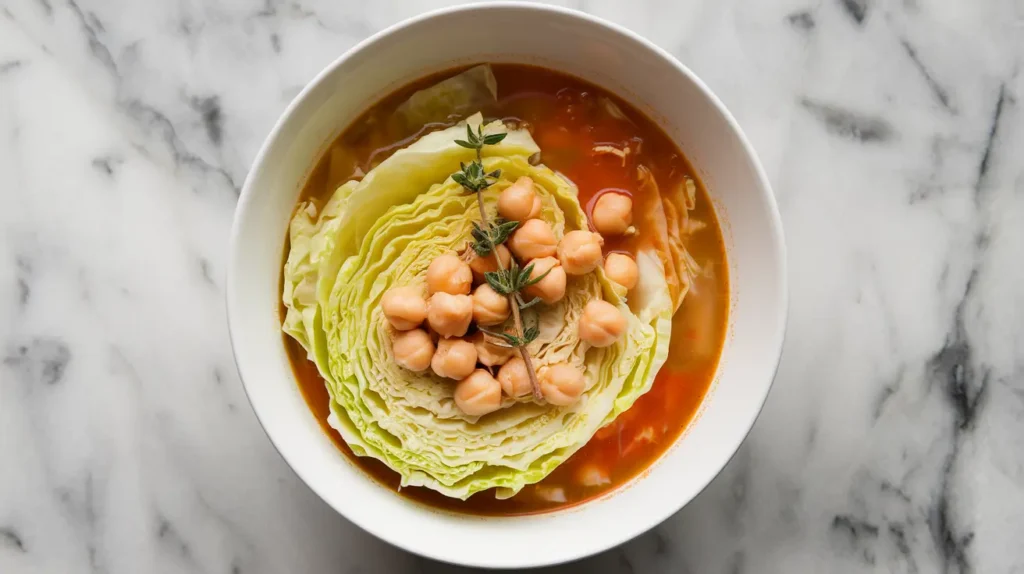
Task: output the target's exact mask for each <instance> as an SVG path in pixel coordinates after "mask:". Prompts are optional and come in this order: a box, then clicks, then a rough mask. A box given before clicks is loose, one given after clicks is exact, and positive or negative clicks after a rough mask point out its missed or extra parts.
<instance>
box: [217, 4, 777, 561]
mask: <svg viewBox="0 0 1024 574" xmlns="http://www.w3.org/2000/svg"><path fill="white" fill-rule="evenodd" d="M496 8H500V9H514V10H525V11H532V12H537V13H540V14H556V15H559V16H567V17H570V18H575V19H579V20H583V21H585V22H587V23H588V24H591V25H595V26H598V27H603V28H605V29H607V30H609V31H611V32H613V33H616V34H619V35H621V36H624V37H625V38H626V39H628V40H631V41H633V42H636V43H638V44H639V45H641V46H642V47H644V48H646V49H647V50H649V51H650V52H652V54H653V55H655V56H657V57H660V58H661V59H662V60H664V61H665V63H667V64H669V65H670V66H672V67H673V68H675V70H676V71H677V72H678V73H680V74H682V75H683V76H685V77H686V78H687V80H688V81H690V82H691V83H692V84H693V85H694V86H696V87H697V89H698V90H699V91H700V92H701V94H702V95H703V96H704V97H705V98H706V99H707V100H708V102H709V103H710V104H711V105H712V106H714V108H715V109H716V110H717V111H718V112H719V113H720V114H721V116H722V118H723V119H724V120H725V122H726V124H727V125H728V126H729V128H730V129H731V130H732V131H733V132H734V135H735V136H736V137H737V139H738V141H739V143H740V144H741V146H742V149H743V152H744V155H745V156H746V160H747V161H748V162H749V163H750V167H751V168H752V169H753V172H754V174H755V176H756V180H757V182H758V184H759V185H760V186H761V187H762V188H763V189H764V191H765V192H766V200H767V207H768V210H767V215H768V217H769V219H770V223H771V225H770V231H771V237H770V239H771V249H772V250H773V251H775V253H776V255H777V257H778V261H779V265H778V267H779V268H778V285H777V287H778V289H779V293H780V294H781V295H780V300H779V301H778V309H779V311H780V313H779V317H780V320H779V325H777V326H776V332H775V336H774V337H773V338H774V339H775V340H776V341H777V342H778V344H777V347H776V348H775V349H773V350H772V351H773V354H774V356H775V365H774V368H773V371H772V374H771V376H770V377H769V378H768V381H767V384H766V385H764V386H763V391H762V392H761V393H760V396H757V397H755V398H756V403H757V410H756V413H755V416H754V417H752V418H751V419H750V420H749V423H748V426H747V428H746V429H745V430H744V432H742V433H741V434H739V435H738V436H739V438H738V440H737V441H736V442H735V444H729V445H728V448H729V452H730V454H729V456H728V457H727V458H725V459H724V461H723V462H722V464H721V466H720V467H719V468H717V469H714V472H712V473H709V474H708V478H707V480H706V481H704V484H702V485H701V486H700V487H699V488H698V489H696V491H695V494H694V496H693V497H692V498H690V499H688V500H684V501H681V502H679V504H678V505H677V504H667V505H664V506H662V508H661V510H660V511H658V510H657V508H655V509H653V510H652V511H651V512H649V513H648V515H649V516H650V520H649V521H648V522H649V525H648V526H647V527H646V528H643V529H641V530H639V531H636V532H625V533H623V534H622V535H620V536H617V537H616V538H615V539H613V540H611V541H610V543H602V545H601V546H599V547H587V548H581V549H580V550H577V551H575V552H570V553H566V554H565V555H563V556H562V557H560V558H556V559H553V560H552V559H541V560H536V559H531V558H530V557H529V556H528V555H525V554H524V555H522V558H524V559H523V560H522V561H521V562H518V563H516V564H515V565H512V566H498V567H496V566H495V565H494V564H486V563H481V562H475V561H456V560H454V559H453V558H452V557H451V556H448V555H445V554H442V553H439V552H435V551H433V549H431V548H430V547H429V546H413V545H409V544H408V542H407V541H406V540H399V539H397V537H394V536H392V535H391V534H390V533H389V532H388V531H386V530H384V529H381V528H376V527H375V526H374V525H372V524H369V523H367V522H366V521H364V520H361V519H359V518H355V517H351V516H349V515H348V514H346V513H345V512H342V510H341V509H339V508H337V507H336V506H335V505H334V504H332V503H331V502H330V497H328V496H325V495H324V494H323V493H321V492H320V491H319V489H318V488H316V487H314V486H313V484H314V482H313V481H310V480H308V479H307V477H305V476H303V473H302V472H301V471H300V470H298V468H297V467H296V465H295V464H294V463H293V461H292V456H290V455H289V454H287V453H286V452H285V450H283V449H282V448H281V447H280V446H279V445H278V443H277V441H276V440H275V438H274V434H273V433H271V432H270V431H269V430H268V428H267V426H266V424H265V423H264V419H263V417H262V416H261V414H260V411H259V409H258V408H257V407H256V405H255V403H254V402H253V400H252V397H251V396H250V390H249V384H247V383H246V381H245V378H244V377H243V376H242V368H241V365H240V363H239V353H238V349H239V347H240V346H241V343H240V342H239V335H238V334H237V333H238V331H237V330H236V329H233V328H232V312H231V311H232V307H233V305H232V298H233V293H234V292H235V290H236V284H237V282H238V281H239V278H238V277H237V276H236V274H235V264H234V261H236V260H237V259H238V257H239V253H240V251H241V249H242V246H243V244H242V241H241V238H240V233H241V231H240V227H241V220H242V214H244V213H247V212H248V211H249V210H250V204H252V203H253V202H254V201H255V199H254V193H253V191H252V187H253V185H254V183H253V182H254V181H255V178H256V174H257V172H259V171H260V170H259V169H258V168H259V167H260V166H261V165H262V164H263V163H264V161H265V158H266V155H267V153H268V152H269V150H270V148H271V144H272V143H273V142H274V141H275V140H276V139H277V138H278V136H279V134H280V132H281V131H282V130H283V129H284V127H285V125H286V124H287V123H288V122H289V120H290V119H291V118H292V116H293V115H294V114H295V113H296V110H297V109H298V108H299V106H300V105H301V103H302V102H303V101H304V100H305V99H306V98H307V97H308V96H309V94H310V93H311V92H312V91H313V90H314V89H315V88H316V87H317V86H319V85H320V84H321V83H322V82H323V81H324V80H325V79H327V78H329V77H330V76H331V75H332V74H334V72H335V70H336V69H337V68H339V67H340V66H342V65H344V64H345V63H346V62H347V61H348V60H350V59H351V58H353V57H355V56H356V55H357V54H359V53H361V52H362V51H364V50H366V49H367V48H369V47H371V46H372V45H373V44H375V43H377V42H378V41H379V40H381V39H382V38H385V37H387V36H390V35H392V34H394V33H396V32H399V31H401V30H403V29H405V28H408V27H412V26H415V25H418V24H420V23H422V22H424V21H427V20H431V19H434V18H439V17H444V16H448V15H452V14H457V13H461V12H473V11H486V10H492V9H496ZM229 241H230V242H229V249H228V257H229V264H228V266H227V273H226V275H227V276H226V281H225V307H226V316H227V323H228V337H229V340H230V344H231V350H232V358H233V360H234V363H235V368H236V370H237V371H238V373H239V379H240V380H241V382H242V388H243V391H244V392H245V395H246V400H248V401H249V405H250V408H252V411H253V413H254V414H255V416H256V420H257V422H258V423H259V425H260V427H261V428H262V429H263V432H264V433H265V434H266V435H267V438H268V439H269V440H270V443H271V444H272V445H273V447H274V449H275V450H276V451H277V452H278V454H279V455H280V456H281V458H282V459H284V461H285V462H286V463H287V465H288V467H289V468H290V469H291V470H292V472H294V473H295V474H296V475H297V476H298V477H299V478H300V479H301V480H302V482H303V483H304V484H305V485H306V487H307V488H309V489H310V490H312V491H313V492H314V493H316V495H317V496H318V497H319V498H320V499H321V500H322V501H323V502H324V503H325V504H327V505H328V506H330V507H331V508H332V509H333V510H334V511H335V512H337V513H338V514H339V515H340V516H342V517H343V518H344V519H345V520H348V521H350V522H352V523H353V524H355V525H356V526H358V527H359V528H360V529H362V530H363V531H365V532H368V533H370V534H371V535H373V536H374V537H376V538H378V539H379V540H382V541H384V542H386V543H388V544H390V545H392V546H395V547H397V548H401V549H403V550H405V551H408V552H412V553H414V554H418V555H420V556H424V557H426V558H430V559H433V560H437V561H440V562H445V563H449V564H458V565H463V566H470V567H482V568H506V567H523V568H533V567H542V566H550V565H555V564H565V563H569V562H574V561H577V560H581V559H583V558H587V557H589V556H593V555H595V554H597V553H599V552H603V551H605V550H608V549H611V548H614V547H617V546H619V545H621V544H624V543H626V542H628V541H630V540H632V539H634V538H636V537H639V536H641V535H642V534H644V533H646V532H648V531H650V530H651V529H652V528H654V527H656V526H658V525H659V524H661V523H662V522H664V521H665V520H667V519H668V518H669V517H671V516H672V515H673V514H675V513H677V512H679V511H680V510H681V509H682V508H683V507H684V506H686V505H687V504H689V503H690V502H692V501H693V499H694V498H696V497H697V496H699V495H700V493H701V492H703V491H704V490H705V489H706V488H707V486H708V485H709V484H710V483H711V482H712V481H713V480H714V479H715V478H716V477H717V476H718V475H719V474H721V472H722V470H723V469H724V468H725V466H727V465H728V464H729V462H730V461H732V459H733V458H734V457H735V456H736V453H737V452H738V450H739V448H740V446H742V444H743V442H744V441H745V440H746V438H747V437H748V436H749V435H750V432H751V431H752V430H753V428H754V425H755V424H756V422H757V420H758V418H760V415H761V413H762V412H763V411H764V405H765V402H766V401H767V398H768V394H769V392H770V391H771V388H772V386H773V385H774V381H775V377H776V375H777V374H778V370H779V365H780V363H781V360H782V350H783V345H784V342H785V338H786V328H787V323H788V311H789V289H788V275H787V253H786V244H785V240H784V231H783V227H782V217H781V214H780V212H779V208H778V203H777V201H776V199H775V194H774V191H773V190H772V187H771V184H770V183H769V180H768V177H767V174H766V173H765V171H764V168H763V166H762V165H761V161H760V159H759V157H758V156H757V154H756V152H755V150H754V148H753V145H752V144H751V143H750V141H749V139H748V138H747V136H746V134H745V133H744V132H743V130H742V128H741V127H740V125H739V123H738V122H737V121H736V119H735V118H734V117H733V115H732V114H731V113H730V112H729V110H728V109H727V108H726V107H725V104H724V103H722V101H721V100H720V99H719V98H718V96H716V95H715V94H714V92H712V91H711V89H710V88H709V87H708V86H707V85H706V84H705V83H704V81H703V80H701V79H700V78H699V77H698V76H697V75H696V74H695V73H694V72H692V71H691V70H690V69H689V68H688V67H686V66H685V65H684V64H683V63H682V62H680V61H679V60H678V59H676V58H675V57H674V56H673V55H672V54H670V53H669V52H668V51H667V50H665V49H663V48H661V47H660V46H658V45H656V44H654V43H653V42H651V41H650V40H648V39H646V38H645V37H643V36H642V35H640V34H638V33H636V32H633V31H632V30H630V29H628V28H626V27H624V26H622V25H619V24H616V23H614V22H611V21H608V20H605V19H603V18H600V17H597V16H593V15H591V14H588V13H585V12H582V11H580V10H575V9H572V8H566V7H562V6H555V5H549V4H537V3H534V2H529V1H524V0H498V1H492V2H486V3H482V4H467V5H457V6H449V7H444V8H439V9H435V10H430V11H427V12H424V13H422V14H418V15H416V16H413V17H410V18H407V19H404V20H401V21H399V22H396V23H394V24H391V25H390V26H387V27H386V28H384V29H382V30H380V31H378V32H376V33H374V34H372V35H370V36H369V37H367V38H365V39H363V40H361V41H360V42H358V43H357V44H355V45H354V46H352V47H351V48H349V49H347V50H346V51H345V52H344V53H342V54H341V55H340V56H338V57H337V58H335V59H334V60H333V61H332V62H331V63H330V64H328V65H327V66H325V67H324V68H323V69H322V70H321V71H320V72H319V73H317V74H316V75H315V76H314V77H313V78H312V79H311V80H309V81H308V82H307V83H306V85H305V86H304V87H303V88H302V90H301V91H300V92H299V93H298V94H297V95H296V96H295V97H294V98H293V99H292V100H291V102H289V104H288V105H287V106H286V107H285V109H284V111H283V112H282V113H281V115H280V116H279V117H278V119H277V120H276V122H275V124H274V127H273V128H272V129H271V131H270V133H269V134H268V135H267V136H266V138H265V139H264V141H263V144H262V145H261V146H260V149H259V151H258V152H257V154H256V156H255V158H254V159H253V161H252V165H251V166H250V169H249V172H248V174H247V175H246V178H245V181H244V182H243V184H242V188H241V192H240V195H239V199H238V202H237V204H236V206H235V211H234V215H233V218H232V226H231V236H230V240H229ZM576 509H578V507H573V508H571V509H570V510H576ZM498 519H499V520H500V519H503V518H502V517H499V518H498Z"/></svg>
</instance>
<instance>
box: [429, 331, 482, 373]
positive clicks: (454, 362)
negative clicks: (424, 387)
mask: <svg viewBox="0 0 1024 574" xmlns="http://www.w3.org/2000/svg"><path fill="white" fill-rule="evenodd" d="M430 368H431V369H434V373H436V374H437V375H438V376H441V377H448V378H449V379H461V378H464V377H467V376H469V374H470V373H472V372H473V370H474V369H476V347H474V346H473V343H470V342H469V341H464V340H462V339H441V340H440V341H438V342H437V352H436V353H434V358H433V359H431V360H430Z"/></svg>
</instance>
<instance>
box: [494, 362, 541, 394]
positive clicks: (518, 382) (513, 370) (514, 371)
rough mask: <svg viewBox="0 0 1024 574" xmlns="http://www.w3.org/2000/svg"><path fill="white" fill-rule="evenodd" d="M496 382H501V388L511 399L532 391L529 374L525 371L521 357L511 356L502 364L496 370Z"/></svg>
mask: <svg viewBox="0 0 1024 574" xmlns="http://www.w3.org/2000/svg"><path fill="white" fill-rule="evenodd" d="M531 360H533V359H531ZM498 382H499V383H501V390H503V391H505V394H506V395H508V396H510V397H512V398H513V399H515V398H519V397H525V396H526V395H529V394H530V393H532V392H533V385H531V384H530V374H529V373H528V372H526V361H524V360H523V358H522V357H513V358H511V359H509V361H508V362H507V363H505V364H504V365H502V367H501V369H499V370H498Z"/></svg>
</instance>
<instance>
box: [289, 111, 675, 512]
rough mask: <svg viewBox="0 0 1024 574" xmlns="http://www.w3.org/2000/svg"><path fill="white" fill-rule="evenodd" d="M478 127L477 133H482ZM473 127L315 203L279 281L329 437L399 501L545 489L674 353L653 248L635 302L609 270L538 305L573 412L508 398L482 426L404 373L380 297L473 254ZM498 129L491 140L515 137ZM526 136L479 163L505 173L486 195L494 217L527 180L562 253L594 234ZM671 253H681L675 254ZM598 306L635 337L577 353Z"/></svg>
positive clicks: (421, 146)
mask: <svg viewBox="0 0 1024 574" xmlns="http://www.w3.org/2000/svg"><path fill="white" fill-rule="evenodd" d="M481 121H482V120H481V117H480V115H479V114H477V115H475V116H473V117H471V118H470V119H469V120H467V122H468V123H469V124H470V125H471V126H473V128H474V129H476V126H478V125H480V123H481ZM465 130H466V127H465V124H460V125H456V126H453V127H451V128H449V129H445V130H441V131H437V132H433V133H430V134H428V135H426V136H424V137H422V138H421V139H419V140H418V141H416V142H415V143H413V144H411V145H409V146H408V147H406V148H404V149H401V150H399V151H397V152H395V153H394V155H392V156H391V157H389V158H388V159H386V160H385V161H383V162H382V163H380V164H379V165H378V166H377V167H375V168H374V169H373V170H371V171H370V172H369V173H367V174H366V175H365V177H363V178H362V180H360V181H349V182H347V183H345V184H344V185H342V186H340V187H339V188H338V189H337V190H336V191H335V192H334V194H333V195H332V196H331V197H330V198H329V199H328V200H327V201H326V202H325V203H324V204H322V205H320V204H318V203H317V202H314V201H309V202H304V203H302V204H300V205H299V207H298V209H297V210H296V212H295V214H294V216H293V218H292V221H291V226H290V232H289V237H290V248H289V253H288V258H287V262H286V264H285V267H284V276H283V281H284V286H283V299H284V304H285V306H286V308H287V314H286V318H285V321H284V325H283V328H284V331H285V332H286V333H287V334H288V335H290V336H292V337H294V338H295V340H297V341H298V342H299V343H301V344H302V346H303V347H304V348H305V349H306V351H307V352H308V356H309V358H310V359H311V360H313V361H314V362H315V363H316V365H317V367H318V369H319V371H320V373H321V375H323V378H324V380H325V381H326V385H327V387H328V390H329V392H330V397H331V405H330V407H331V413H332V414H331V417H330V419H329V420H330V424H331V425H332V426H333V427H334V428H336V429H337V430H338V431H339V432H340V433H341V435H342V436H343V438H344V439H345V441H346V442H347V443H348V445H349V446H350V447H351V449H352V450H353V451H354V452H355V453H356V454H357V455H359V456H369V457H373V458H376V459H378V460H380V461H382V462H384V463H385V464H387V465H388V466H389V467H390V468H392V469H393V470H394V471H395V472H397V473H398V474H400V475H401V484H402V485H403V486H408V485H413V486H424V487H427V488H431V489H433V490H436V491H438V492H441V493H443V494H445V495H447V496H450V497H454V498H460V499H465V498H467V497H469V496H471V495H472V494H474V493H476V492H480V491H482V490H487V489H496V491H495V492H496V495H497V496H498V497H499V498H507V497H510V496H512V495H514V494H515V493H516V492H518V491H519V490H520V489H522V488H523V486H525V485H527V484H531V483H535V482H538V481H540V480H541V479H543V478H544V477H545V476H547V475H548V474H549V473H550V472H551V471H552V470H554V469H555V468H556V467H557V466H558V465H559V464H561V463H562V462H563V461H565V460H566V459H567V458H568V457H569V456H571V455H572V454H573V453H574V452H576V451H577V450H578V449H579V448H581V447H582V446H583V445H584V444H586V443H587V441H588V440H589V439H590V438H591V437H592V436H593V435H594V433H595V432H596V431H597V430H598V429H600V428H601V427H602V426H604V425H605V424H608V423H610V422H611V421H612V420H614V418H615V417H616V416H617V415H618V414H619V413H621V412H622V411H624V410H626V409H628V408H629V407H630V406H631V405H632V404H633V402H634V401H636V399H637V398H638V397H639V396H641V395H642V394H644V393H645V392H646V391H647V390H648V389H649V388H650V386H651V384H652V382H653V380H654V376H655V374H656V373H657V372H658V370H659V368H660V367H661V365H662V364H663V363H664V361H665V359H666V356H667V354H668V343H669V335H670V332H671V318H672V313H673V311H674V307H675V302H674V298H675V297H679V287H678V285H677V287H676V288H675V289H673V290H671V291H670V289H669V284H668V280H667V279H666V277H667V276H670V277H672V278H673V279H674V280H675V281H678V274H677V272H676V271H675V269H674V267H673V270H672V272H671V274H670V275H667V274H666V262H671V264H672V265H673V266H674V265H676V263H675V261H674V259H672V258H668V259H666V258H665V256H664V255H663V254H660V253H658V252H657V251H656V250H655V249H654V248H651V249H650V250H648V251H643V252H641V253H639V254H638V257H637V263H638V265H639V268H640V282H639V284H638V286H637V287H636V288H635V289H634V290H633V291H632V292H631V294H630V298H629V301H628V303H627V301H626V300H625V298H624V297H623V293H622V290H621V287H618V286H616V285H614V284H613V283H612V282H610V281H609V280H608V279H607V278H606V277H605V275H604V272H603V271H602V270H600V269H598V270H597V271H596V272H595V273H590V274H587V275H584V276H578V277H572V276H570V278H569V281H568V284H567V289H566V296H565V298H564V299H562V300H561V301H560V302H559V303H557V304H555V305H553V306H545V305H539V306H536V307H532V308H531V309H529V310H528V311H526V313H527V314H529V317H527V318H526V320H530V321H536V322H537V323H536V324H537V325H538V326H539V328H540V333H541V334H540V337H538V339H537V340H535V341H534V342H532V343H531V344H530V347H529V350H530V352H531V354H532V356H533V357H534V360H535V364H536V365H538V367H543V366H544V365H548V364H553V363H557V362H562V361H567V362H569V363H571V364H573V365H574V366H576V367H578V368H579V369H580V370H581V371H583V372H584V373H585V379H586V390H585V392H584V394H583V397H582V398H581V399H580V400H579V401H578V402H577V403H575V404H573V405H571V406H568V407H556V406H551V405H547V404H538V403H536V402H533V401H532V400H529V399H527V400H520V401H519V402H516V401H513V400H511V399H506V400H505V403H504V404H503V408H502V409H500V410H498V411H497V412H494V413H491V414H488V415H485V416H483V417H472V416H468V415H465V414H463V413H462V412H461V411H460V410H459V409H458V408H457V407H456V406H455V402H454V399H453V391H454V383H453V382H452V381H450V380H448V379H443V378H440V377H437V376H436V375H434V374H433V373H431V372H430V371H427V372H425V373H413V372H410V371H407V370H405V369H403V368H401V367H399V366H398V365H397V364H396V363H395V360H394V357H393V355H392V349H391V339H392V336H393V335H394V331H393V330H392V328H391V326H390V325H389V323H388V321H387V320H386V319H385V317H384V316H383V314H382V312H381V310H380V301H381V297H382V296H383V295H384V293H385V292H386V291H387V290H388V289H390V288H392V287H397V286H403V285H410V284H421V283H422V282H423V281H424V277H425V274H426V270H427V266H428V265H429V263H430V261H431V260H432V259H433V258H434V257H436V256H437V255H440V254H443V253H447V252H453V251H454V252H462V251H463V250H465V249H466V247H467V243H468V242H469V241H470V240H471V231H472V224H473V222H474V221H478V220H479V211H478V207H477V203H476V202H477V198H476V197H475V195H474V194H473V193H470V192H467V191H466V190H465V189H463V188H462V187H461V186H460V185H459V184H458V183H456V182H455V181H453V180H452V179H451V177H450V176H451V175H452V173H454V172H457V171H458V170H459V163H460V162H469V161H471V160H472V159H473V157H475V156H474V155H473V154H474V152H473V151H472V150H469V149H465V148H463V147H460V146H458V145H457V144H456V143H455V140H456V139H459V138H460V137H462V135H464V134H465ZM505 131H506V129H505V127H504V126H503V125H502V124H501V123H500V122H494V123H492V124H488V125H486V126H485V127H484V133H485V134H491V133H500V132H505ZM539 151H540V150H539V148H538V147H537V145H536V143H534V141H533V139H532V138H531V136H530V134H529V133H528V132H527V131H525V130H511V131H508V135H507V137H506V138H505V139H504V140H503V141H501V143H499V144H497V145H493V146H491V145H489V146H486V147H485V148H484V150H483V163H484V167H485V169H486V170H487V171H488V172H490V171H492V170H497V169H500V170H501V176H500V178H499V180H498V181H497V182H496V183H495V184H494V185H493V186H491V187H490V188H488V189H486V190H484V191H483V192H481V193H482V199H483V202H484V205H485V208H486V210H487V211H488V213H490V214H494V213H495V211H496V201H497V197H498V194H499V193H500V192H501V191H502V190H503V189H505V188H506V187H508V186H509V185H511V184H512V182H514V181H515V180H516V179H517V178H519V177H520V176H529V177H531V178H532V179H533V181H534V183H535V184H536V189H537V193H538V195H539V196H540V197H541V200H542V211H541V218H542V219H544V220H545V221H547V222H548V223H549V224H550V225H551V226H552V228H553V229H554V231H555V235H556V237H557V238H561V237H562V236H563V235H564V234H565V233H567V232H568V231H571V230H574V229H586V228H587V222H586V216H585V214H584V211H583V209H582V208H581V206H580V203H579V201H578V199H577V197H576V195H577V194H576V189H575V187H574V186H573V185H572V183H571V182H569V181H567V180H566V179H565V178H564V177H562V176H560V175H559V174H557V173H555V172H554V171H552V170H551V169H549V168H547V167H545V166H544V165H531V164H530V161H529V159H530V157H531V156H534V155H535V154H537V153H538V152H539ZM666 252H667V253H670V250H666ZM594 298H603V299H605V300H606V301H609V302H611V303H613V304H615V305H617V306H618V307H619V308H620V310H621V311H622V312H623V313H624V315H625V316H626V318H627V324H628V327H627V331H626V334H625V335H624V336H623V337H621V338H620V339H619V341H618V342H617V343H615V344H614V345H612V346H610V347H606V348H592V347H590V346H589V345H587V344H586V343H584V342H582V341H580V339H579V336H578V333H577V327H576V325H577V322H578V319H579V316H580V314H581V313H582V310H583V307H584V305H585V304H586V303H587V302H588V301H590V300H591V299H594Z"/></svg>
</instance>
